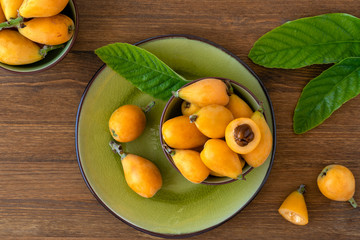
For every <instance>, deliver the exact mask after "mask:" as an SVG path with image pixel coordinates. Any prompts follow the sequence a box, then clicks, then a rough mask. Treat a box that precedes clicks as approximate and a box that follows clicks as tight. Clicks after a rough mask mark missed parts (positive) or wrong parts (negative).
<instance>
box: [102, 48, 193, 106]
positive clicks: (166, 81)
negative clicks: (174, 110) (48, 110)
mask: <svg viewBox="0 0 360 240" xmlns="http://www.w3.org/2000/svg"><path fill="white" fill-rule="evenodd" d="M95 53H96V55H97V56H98V57H99V58H100V59H101V60H102V61H103V62H104V63H106V65H107V66H109V67H110V68H112V69H113V70H114V71H115V72H117V73H118V74H120V75H121V76H123V77H124V78H126V79H127V80H128V81H130V82H131V83H132V84H134V85H135V86H136V87H137V88H139V89H140V90H141V91H143V92H145V93H147V94H149V95H151V96H153V97H155V98H158V99H162V100H168V99H169V98H170V97H171V91H176V90H177V89H179V88H180V87H181V86H183V85H185V84H186V83H187V81H186V80H185V79H184V78H182V77H181V76H180V75H178V74H177V73H176V72H175V71H173V70H172V69H171V68H170V67H169V66H167V65H166V64H165V63H164V62H162V61H161V60H160V59H158V58H157V57H156V56H155V55H153V54H152V53H150V52H148V51H146V50H144V49H142V48H140V47H137V46H134V45H131V44H127V43H114V44H109V45H107V46H104V47H101V48H98V49H96V50H95Z"/></svg>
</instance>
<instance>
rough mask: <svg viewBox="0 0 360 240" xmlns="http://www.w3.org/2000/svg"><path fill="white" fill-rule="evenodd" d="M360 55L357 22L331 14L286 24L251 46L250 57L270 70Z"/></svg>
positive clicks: (348, 16) (341, 15) (333, 61)
mask: <svg viewBox="0 0 360 240" xmlns="http://www.w3.org/2000/svg"><path fill="white" fill-rule="evenodd" d="M357 56H360V19H358V18H356V17H354V16H352V15H349V14H345V13H330V14H324V15H319V16H315V17H308V18H301V19H298V20H295V21H291V22H287V23H285V24H283V25H281V26H279V27H277V28H275V29H273V30H272V31H270V32H268V33H266V34H265V35H263V36H262V37H261V38H259V39H258V41H257V42H256V43H255V44H254V46H253V48H252V49H251V51H250V53H249V58H250V59H251V60H252V61H253V62H254V63H256V64H259V65H262V66H264V67H269V68H286V69H292V68H300V67H304V66H308V65H312V64H323V63H336V62H339V61H341V60H342V59H344V58H346V57H357Z"/></svg>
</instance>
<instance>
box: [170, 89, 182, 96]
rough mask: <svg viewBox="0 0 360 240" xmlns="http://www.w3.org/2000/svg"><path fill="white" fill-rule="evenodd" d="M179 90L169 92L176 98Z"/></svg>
mask: <svg viewBox="0 0 360 240" xmlns="http://www.w3.org/2000/svg"><path fill="white" fill-rule="evenodd" d="M179 90H180V89H179ZM179 90H177V91H171V94H172V95H173V96H174V97H176V98H178V97H179Z"/></svg>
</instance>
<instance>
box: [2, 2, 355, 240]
mask: <svg viewBox="0 0 360 240" xmlns="http://www.w3.org/2000/svg"><path fill="white" fill-rule="evenodd" d="M76 2H77V5H78V9H79V14H80V32H79V35H78V38H77V41H76V43H75V45H74V47H73V49H72V51H71V52H70V53H69V54H68V55H67V57H66V58H65V59H64V60H63V61H62V62H60V63H59V64H57V65H56V66H55V67H54V68H52V69H50V70H47V71H45V72H42V73H39V74H35V75H17V74H13V73H10V72H7V71H5V70H1V69H0V96H1V97H0V239H146V238H155V237H152V236H149V235H146V234H144V233H142V232H139V231H137V230H135V229H133V228H131V227H129V226H128V225H126V224H124V223H123V222H121V221H119V220H118V219H116V218H115V217H113V216H112V215H111V214H110V213H109V212H107V211H106V210H105V209H104V208H103V207H102V206H101V205H100V204H99V203H98V202H97V201H96V200H95V198H94V197H93V196H92V195H91V193H90V191H89V190H88V189H87V187H86V185H85V183H84V181H83V179H82V176H81V174H80V171H79V168H78V165H77V160H76V153H75V133H74V130H75V117H76V111H77V107H78V104H79V101H80V98H81V95H82V93H83V91H84V89H85V86H86V84H87V83H88V81H89V80H90V79H91V77H92V76H93V75H94V73H95V72H96V71H97V69H98V68H99V67H100V66H101V65H102V62H101V61H100V60H99V59H98V58H97V57H96V56H95V54H94V53H93V50H94V49H96V48H98V47H101V46H103V45H105V44H108V43H113V42H128V43H135V42H137V41H140V40H142V39H145V38H148V37H152V36H157V35H162V34H192V35H197V36H200V37H203V38H207V39H209V40H211V41H213V42H216V43H218V44H220V45H222V46H223V47H225V48H226V49H228V50H230V51H231V52H233V53H234V54H236V55H237V56H239V57H240V58H241V59H242V60H243V61H244V62H245V63H247V64H248V65H249V66H250V67H251V68H252V69H253V70H254V71H255V72H256V73H257V74H258V75H259V77H260V78H261V79H262V81H263V82H264V84H265V86H266V88H267V89H268V91H269V93H270V97H271V99H272V102H273V105H274V109H275V116H276V123H277V139H278V144H277V151H276V156H275V162H274V165H273V169H272V171H271V174H270V176H269V179H268V181H267V183H266V184H265V186H264V187H263V189H262V190H261V192H260V193H259V194H258V196H257V197H256V198H255V199H254V201H252V202H251V203H250V204H249V205H248V206H247V207H246V208H245V209H244V210H243V211H242V212H241V213H240V214H238V215H236V216H235V217H234V218H232V219H231V220H230V221H228V222H226V223H225V224H223V225H221V226H220V227H218V228H216V229H214V230H212V231H210V232H207V233H204V234H202V235H199V236H196V237H193V238H192V239H335V238H336V239H360V214H359V211H360V208H358V209H353V208H352V207H351V206H350V205H349V204H348V203H343V202H333V201H330V200H328V199H326V198H325V197H324V196H322V195H321V193H320V192H319V190H318V188H317V185H316V177H317V175H318V174H319V172H320V171H321V169H322V168H323V167H324V166H326V165H328V164H333V163H336V164H342V165H345V166H347V167H348V168H350V169H351V170H352V172H353V173H354V175H355V178H356V181H357V186H356V194H355V198H356V199H357V201H358V202H359V203H360V182H359V179H360V146H359V145H360V118H359V117H358V116H359V114H360V97H356V98H354V99H353V100H351V101H349V102H348V103H346V104H344V106H342V107H341V108H340V109H339V110H338V111H336V112H335V113H334V114H333V115H332V116H331V118H330V119H328V120H326V121H325V122H324V123H323V124H322V125H321V126H320V127H318V128H316V129H314V130H312V131H310V132H308V133H306V134H303V135H295V134H294V133H293V130H292V116H293V110H294V108H295V105H296V102H297V100H298V97H299V95H300V93H301V90H302V88H303V87H304V86H305V84H306V83H307V82H308V81H309V80H310V79H312V78H314V77H316V76H317V75H319V74H320V73H321V72H322V71H323V70H324V69H326V68H327V67H328V66H312V67H306V68H302V69H298V70H279V69H266V68H263V67H260V66H257V65H255V64H253V63H252V62H251V61H250V60H249V59H248V58H247V55H248V53H249V50H250V48H251V47H252V45H253V43H254V42H255V41H256V40H257V39H258V38H259V37H260V36H261V35H263V34H264V33H266V32H267V31H269V30H271V29H272V28H274V27H277V26H279V25H281V24H282V23H284V22H286V21H289V20H294V19H297V18H300V17H307V16H313V15H318V14H323V13H330V12H346V13H350V14H352V15H355V16H357V17H360V2H359V1H358V0H354V1H352V0H342V1H339V0H318V1H310V0H296V1H295V0H294V1H290V0H286V1H282V0H254V1H245V0H221V1H219V0H217V1H215V0H197V1H194V0H171V1H167V0H154V1H144V0H131V1H124V0H108V1H99V0H77V1H76ZM302 183H304V184H306V185H307V193H306V196H305V198H306V202H307V206H308V210H309V221H310V222H309V224H308V225H307V226H295V225H292V224H290V223H288V222H287V221H285V220H284V219H283V218H282V217H281V216H280V215H279V214H278V213H277V209H278V207H279V206H280V204H281V202H282V201H283V200H284V198H285V197H286V196H287V195H288V194H289V193H290V192H291V191H293V190H294V189H295V188H297V186H298V185H300V184H302Z"/></svg>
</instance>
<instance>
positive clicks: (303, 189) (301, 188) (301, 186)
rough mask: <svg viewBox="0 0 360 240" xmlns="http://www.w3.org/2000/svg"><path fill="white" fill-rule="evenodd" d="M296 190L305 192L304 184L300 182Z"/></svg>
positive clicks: (301, 192)
mask: <svg viewBox="0 0 360 240" xmlns="http://www.w3.org/2000/svg"><path fill="white" fill-rule="evenodd" d="M297 191H298V192H299V193H300V194H304V192H305V184H301V185H300V187H299V188H298V190H297Z"/></svg>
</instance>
